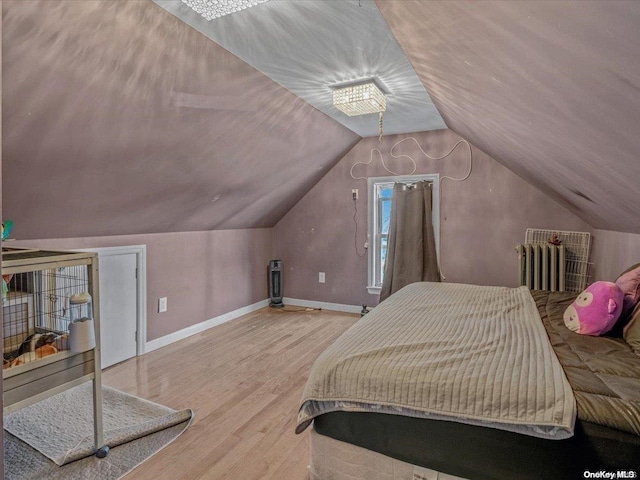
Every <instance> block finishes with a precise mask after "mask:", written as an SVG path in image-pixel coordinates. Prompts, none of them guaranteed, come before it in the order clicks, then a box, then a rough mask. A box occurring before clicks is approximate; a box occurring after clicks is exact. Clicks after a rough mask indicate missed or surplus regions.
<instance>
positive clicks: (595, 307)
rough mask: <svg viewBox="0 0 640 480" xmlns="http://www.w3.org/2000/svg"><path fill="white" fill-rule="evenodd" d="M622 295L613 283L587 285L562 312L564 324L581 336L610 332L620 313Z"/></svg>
mask: <svg viewBox="0 0 640 480" xmlns="http://www.w3.org/2000/svg"><path fill="white" fill-rule="evenodd" d="M623 300H624V293H622V290H620V287H618V286H617V285H616V284H615V283H613V282H595V283H593V284H591V285H589V286H588V287H587V288H586V290H584V291H583V292H582V293H581V294H580V295H578V297H577V298H576V299H575V300H574V301H573V303H572V304H571V305H569V306H568V307H567V309H566V310H565V312H564V317H563V318H564V324H565V325H566V326H567V328H568V329H569V330H572V331H574V332H576V333H581V334H583V335H593V336H598V335H603V334H605V333H607V332H608V331H609V330H611V329H612V328H613V326H614V324H615V323H616V320H618V317H619V316H620V313H621V312H622V303H623Z"/></svg>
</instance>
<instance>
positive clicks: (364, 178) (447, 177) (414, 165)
mask: <svg viewBox="0 0 640 480" xmlns="http://www.w3.org/2000/svg"><path fill="white" fill-rule="evenodd" d="M407 140H413V141H414V142H415V143H416V145H417V146H418V148H419V149H420V151H421V152H422V154H423V155H424V156H425V157H427V158H428V159H430V160H443V159H445V158H447V157H448V156H449V155H451V153H452V152H453V151H454V150H455V149H456V147H457V146H458V145H460V144H461V143H464V144H466V145H467V148H468V149H469V171H468V172H467V174H466V175H465V176H464V177H462V178H454V177H450V176H447V175H445V176H442V177H440V182H441V183H442V180H452V181H454V182H463V181H465V180H466V179H467V178H469V176H470V175H471V170H472V168H473V153H472V151H471V144H470V143H469V142H467V141H466V140H459V141H458V142H457V143H456V144H455V145H454V146H453V147H451V149H450V150H449V151H448V152H447V153H445V154H444V155H442V156H441V157H432V156H431V155H429V154H428V153H427V152H425V151H424V150H423V149H422V147H421V146H420V144H419V143H418V141H417V140H416V139H415V137H406V138H403V139H402V140H400V141H399V142H396V143H395V144H394V145H393V146H392V147H391V149H390V150H389V155H391V158H395V159H398V158H408V159H409V160H411V163H413V170H411V172H410V173H406V174H404V173H399V172H394V171H393V170H391V169H390V168H389V167H387V165H386V164H385V163H384V157H383V156H382V152H381V151H380V150H378V149H377V148H373V149H371V153H370V156H369V161H368V162H356V163H354V164H353V165H352V166H351V170H349V175H351V178H353V179H354V180H366V179H367V177H356V176H354V175H353V169H354V168H356V167H357V166H358V165H371V163H372V162H373V152H377V153H378V155H379V156H380V163H381V164H382V168H384V169H385V170H386V171H387V172H389V173H390V174H391V175H396V176H399V175H413V174H414V173H416V170H417V169H418V164H417V163H416V161H415V160H414V159H413V158H412V157H411V156H409V155H405V154H402V155H395V154H394V153H393V150H394V148H396V147H397V146H398V145H400V144H401V143H402V142H405V141H407Z"/></svg>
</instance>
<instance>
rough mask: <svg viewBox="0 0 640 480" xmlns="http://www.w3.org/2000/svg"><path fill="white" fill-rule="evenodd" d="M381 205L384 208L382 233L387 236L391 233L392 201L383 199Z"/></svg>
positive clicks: (381, 224) (381, 222) (381, 223)
mask: <svg viewBox="0 0 640 480" xmlns="http://www.w3.org/2000/svg"><path fill="white" fill-rule="evenodd" d="M380 203H381V208H382V215H381V221H380V233H382V234H384V235H386V234H388V233H389V220H391V199H390V198H389V199H388V200H386V199H383V200H381V202H380Z"/></svg>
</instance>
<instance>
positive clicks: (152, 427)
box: [4, 382, 193, 479]
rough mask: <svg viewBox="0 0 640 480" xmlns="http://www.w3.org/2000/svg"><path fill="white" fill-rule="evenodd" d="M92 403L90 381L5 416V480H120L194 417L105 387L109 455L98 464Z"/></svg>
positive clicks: (105, 430) (170, 439) (188, 412)
mask: <svg viewBox="0 0 640 480" xmlns="http://www.w3.org/2000/svg"><path fill="white" fill-rule="evenodd" d="M92 401H93V397H92V385H91V382H87V383H85V384H83V385H80V386H79V387H75V388H72V389H70V390H67V391H66V392H63V393H60V394H58V395H55V396H53V397H50V398H48V399H46V400H43V401H42V402H38V403H36V404H34V405H30V406H28V407H25V408H23V409H21V410H19V411H17V412H15V413H12V414H10V415H7V416H5V417H4V428H5V430H6V432H5V438H4V448H5V478H7V479H24V478H52V479H54V478H64V479H75V478H78V479H80V478H82V479H85V478H100V479H117V478H120V477H122V476H123V475H124V474H126V473H127V472H129V471H130V470H132V469H133V468H135V467H136V466H137V465H139V464H140V463H141V462H143V461H144V460H146V459H147V458H148V457H149V456H151V455H153V454H154V453H156V452H157V451H158V450H160V449H162V448H163V447H165V446H166V445H167V444H169V443H171V441H173V440H174V439H175V438H176V437H177V436H178V435H180V434H181V433H182V432H183V431H184V430H185V429H186V428H187V427H188V426H189V424H190V423H191V419H192V418H193V412H192V411H191V410H189V409H186V410H180V411H176V410H173V409H171V408H167V407H164V406H162V405H158V404H156V403H153V402H149V401H148V400H144V399H142V398H138V397H135V396H133V395H129V394H126V393H123V392H120V391H118V390H115V389H113V388H109V387H103V423H104V438H105V444H106V445H108V446H109V447H110V448H111V451H110V452H109V455H108V456H107V458H105V459H98V458H96V457H95V456H93V451H94V445H93V403H92ZM38 452H40V453H38ZM43 455H44V456H43ZM45 457H47V458H48V459H50V460H51V461H50V460H48V459H47V458H45ZM52 461H53V462H52Z"/></svg>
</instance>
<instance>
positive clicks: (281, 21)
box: [153, 0, 446, 137]
mask: <svg viewBox="0 0 640 480" xmlns="http://www.w3.org/2000/svg"><path fill="white" fill-rule="evenodd" d="M153 1H154V2H156V3H158V5H160V6H162V7H163V8H165V9H167V11H169V12H171V13H173V14H174V15H176V16H177V17H178V18H180V19H181V20H183V21H184V22H186V23H188V24H189V25H191V26H192V27H194V28H195V29H196V30H198V31H200V32H202V33H203V34H205V35H206V36H207V37H209V38H211V39H212V40H213V41H215V42H216V43H218V44H220V45H222V46H223V47H224V48H226V49H227V50H229V51H230V52H231V53H233V54H235V55H237V56H238V57H240V58H241V59H242V60H244V61H245V62H247V63H248V64H249V65H252V66H254V67H255V68H257V69H258V70H260V71H261V72H262V73H264V74H265V75H267V76H268V77H269V78H271V79H272V80H274V81H276V82H278V83H279V84H280V85H282V86H283V87H285V88H286V89H287V90H289V91H291V92H293V93H295V94H296V95H298V96H299V97H300V98H302V99H303V100H305V101H306V102H308V103H310V104H311V105H313V106H314V107H316V108H317V109H318V110H320V111H321V112H324V113H326V114H327V115H329V116H330V117H331V118H333V119H334V120H336V121H337V122H340V123H341V124H342V125H344V126H345V127H347V128H349V129H350V130H352V131H354V132H355V133H357V134H358V135H360V136H361V137H377V136H378V115H376V114H375V113H374V114H369V115H360V116H355V117H349V116H347V115H346V114H344V113H343V112H341V111H340V110H338V109H337V108H336V107H334V106H333V102H332V99H333V89H332V86H336V85H344V84H348V83H352V82H357V81H362V80H365V79H371V78H375V79H376V82H377V83H378V85H379V86H380V87H381V88H382V89H383V91H384V92H385V94H386V96H387V110H386V112H385V113H384V122H383V123H384V128H383V130H384V133H385V134H387V135H391V134H394V133H407V132H416V131H425V130H441V129H444V128H446V125H445V124H444V121H443V120H442V117H441V116H440V114H439V113H438V111H437V110H436V108H435V106H434V105H433V102H432V101H431V99H430V98H429V94H428V93H427V91H426V90H425V88H424V86H423V85H422V82H421V81H420V79H419V78H418V76H417V75H416V73H415V71H414V70H413V67H412V66H411V63H409V60H407V57H406V56H405V54H404V53H403V51H402V49H401V48H400V46H399V45H398V42H397V41H396V39H395V38H394V36H393V35H392V34H391V32H390V31H389V26H388V25H387V22H386V21H385V20H384V18H383V17H382V15H381V14H380V10H378V7H377V6H376V4H375V2H373V0H340V1H326V0H270V1H268V2H266V3H261V4H259V5H256V6H254V7H252V8H247V9H246V10H242V11H240V12H237V13H234V14H233V15H225V16H223V17H219V18H215V19H213V20H211V21H208V20H206V19H205V18H204V17H202V16H201V15H199V14H198V13H196V12H195V11H194V10H192V9H191V8H190V7H188V6H187V5H186V4H185V3H183V2H182V1H181V0H153Z"/></svg>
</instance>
